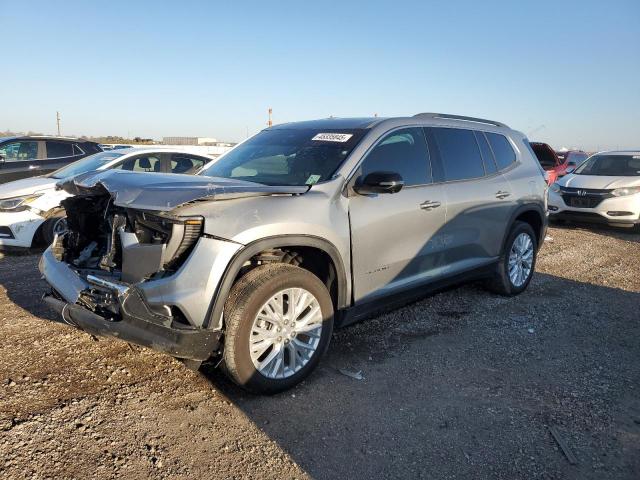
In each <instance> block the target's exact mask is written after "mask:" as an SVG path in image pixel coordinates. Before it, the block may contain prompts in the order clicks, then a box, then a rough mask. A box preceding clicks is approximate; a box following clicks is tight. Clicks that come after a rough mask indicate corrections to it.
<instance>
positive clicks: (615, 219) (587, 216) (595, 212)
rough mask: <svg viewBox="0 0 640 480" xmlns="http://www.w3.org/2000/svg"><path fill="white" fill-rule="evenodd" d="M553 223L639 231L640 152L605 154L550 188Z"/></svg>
mask: <svg viewBox="0 0 640 480" xmlns="http://www.w3.org/2000/svg"><path fill="white" fill-rule="evenodd" d="M548 209H549V214H550V218H551V219H553V220H576V221H586V222H594V223H604V224H608V225H612V226H622V227H633V226H634V225H635V226H636V228H639V227H638V225H640V151H621V152H602V153H598V154H596V155H593V156H591V157H589V158H588V159H587V160H585V161H584V162H583V163H582V164H581V165H580V166H579V167H578V168H577V169H576V170H575V171H574V172H573V173H572V174H569V175H567V176H565V177H563V178H561V179H560V180H558V181H557V182H556V183H554V184H553V185H551V187H549V203H548Z"/></svg>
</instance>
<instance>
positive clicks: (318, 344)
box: [223, 264, 333, 393]
mask: <svg viewBox="0 0 640 480" xmlns="http://www.w3.org/2000/svg"><path fill="white" fill-rule="evenodd" d="M224 320H225V341H224V353H223V367H224V369H225V371H226V372H227V374H228V376H229V377H230V378H231V379H232V380H233V381H234V382H235V383H237V384H238V385H240V386H241V387H243V388H245V389H247V390H250V391H253V392H256V393H277V392H281V391H283V390H286V389H288V388H291V387H293V386H294V385H296V384H297V383H299V382H301V381H302V380H303V379H304V378H305V377H307V375H309V374H310V373H311V371H312V370H313V369H314V368H315V367H316V366H317V364H318V362H319V361H320V357H321V356H322V354H323V353H324V352H325V350H326V349H327V347H328V345H329V341H330V339H331V333H332V331H333V303H332V301H331V296H330V295H329V292H328V290H327V288H326V287H325V285H324V284H323V283H322V282H321V281H320V279H319V278H318V277H316V276H315V275H314V274H312V273H311V272H309V271H307V270H304V269H302V268H300V267H296V266H293V265H287V264H267V265H262V266H260V267H257V268H255V269H254V270H251V271H250V272H248V273H247V274H246V275H244V276H243V277H242V278H241V279H240V280H239V281H238V283H236V284H235V285H234V286H233V288H232V289H231V293H230V295H229V299H228V300H227V302H226V304H225V313H224Z"/></svg>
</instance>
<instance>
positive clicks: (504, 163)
mask: <svg viewBox="0 0 640 480" xmlns="http://www.w3.org/2000/svg"><path fill="white" fill-rule="evenodd" d="M486 135H487V138H488V140H489V144H490V145H491V149H492V150H493V154H494V156H495V157H496V163H497V164H498V169H499V170H502V169H505V168H507V167H508V166H509V165H511V164H512V163H513V162H515V161H516V153H515V152H514V151H513V148H512V147H511V144H510V143H509V140H507V137H505V136H504V135H499V134H497V133H486Z"/></svg>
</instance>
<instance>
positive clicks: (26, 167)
mask: <svg viewBox="0 0 640 480" xmlns="http://www.w3.org/2000/svg"><path fill="white" fill-rule="evenodd" d="M43 156H44V145H43V144H42V142H39V141H34V140H16V141H13V142H11V141H9V142H7V143H4V144H2V145H0V183H7V182H12V181H13V180H19V179H21V178H27V177H33V176H36V175H40V171H39V170H40V165H39V162H40V160H39V159H41V158H43Z"/></svg>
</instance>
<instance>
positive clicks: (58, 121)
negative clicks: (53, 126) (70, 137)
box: [56, 112, 60, 136]
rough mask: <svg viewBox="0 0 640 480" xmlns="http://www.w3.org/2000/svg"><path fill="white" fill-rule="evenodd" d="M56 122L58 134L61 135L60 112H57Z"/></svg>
mask: <svg viewBox="0 0 640 480" xmlns="http://www.w3.org/2000/svg"><path fill="white" fill-rule="evenodd" d="M56 123H57V124H58V136H60V112H56Z"/></svg>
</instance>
